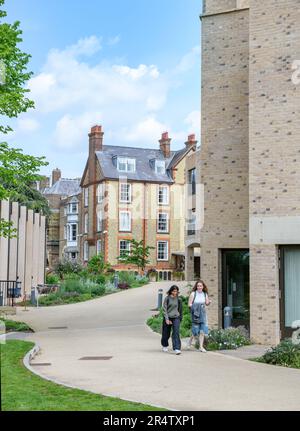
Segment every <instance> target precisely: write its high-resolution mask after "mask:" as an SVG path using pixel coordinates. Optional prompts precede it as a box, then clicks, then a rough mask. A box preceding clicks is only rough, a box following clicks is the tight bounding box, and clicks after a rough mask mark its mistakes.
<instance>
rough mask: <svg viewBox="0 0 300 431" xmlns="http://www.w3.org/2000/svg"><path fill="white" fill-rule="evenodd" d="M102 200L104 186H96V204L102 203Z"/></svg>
mask: <svg viewBox="0 0 300 431" xmlns="http://www.w3.org/2000/svg"><path fill="white" fill-rule="evenodd" d="M103 198H104V184H103V183H101V184H98V186H97V201H98V204H100V203H101V202H103Z"/></svg>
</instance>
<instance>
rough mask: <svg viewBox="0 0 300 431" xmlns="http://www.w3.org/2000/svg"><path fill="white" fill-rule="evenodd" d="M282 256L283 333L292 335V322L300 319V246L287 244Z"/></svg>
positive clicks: (284, 335)
mask: <svg viewBox="0 0 300 431" xmlns="http://www.w3.org/2000/svg"><path fill="white" fill-rule="evenodd" d="M280 256H281V273H280V281H281V283H280V288H281V307H280V308H281V318H280V320H281V335H282V337H283V338H285V337H290V336H291V335H292V332H293V329H292V324H293V322H295V321H296V320H300V246H285V247H281V249H280Z"/></svg>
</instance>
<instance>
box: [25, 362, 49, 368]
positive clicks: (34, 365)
mask: <svg viewBox="0 0 300 431" xmlns="http://www.w3.org/2000/svg"><path fill="white" fill-rule="evenodd" d="M30 365H31V366H32V367H41V366H46V365H52V364H51V363H50V362H35V363H34V364H30Z"/></svg>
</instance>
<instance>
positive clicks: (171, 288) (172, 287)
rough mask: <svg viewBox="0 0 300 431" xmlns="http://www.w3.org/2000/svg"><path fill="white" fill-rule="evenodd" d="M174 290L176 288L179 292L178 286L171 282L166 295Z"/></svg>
mask: <svg viewBox="0 0 300 431" xmlns="http://www.w3.org/2000/svg"><path fill="white" fill-rule="evenodd" d="M174 290H177V292H178V293H179V287H178V286H176V284H173V286H171V287H170V289H169V290H168V291H167V295H171V293H172V292H173V291H174Z"/></svg>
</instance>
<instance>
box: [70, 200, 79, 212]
mask: <svg viewBox="0 0 300 431" xmlns="http://www.w3.org/2000/svg"><path fill="white" fill-rule="evenodd" d="M73 206H75V210H73ZM68 213H69V214H77V213H78V203H77V202H70V203H69V209H68Z"/></svg>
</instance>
